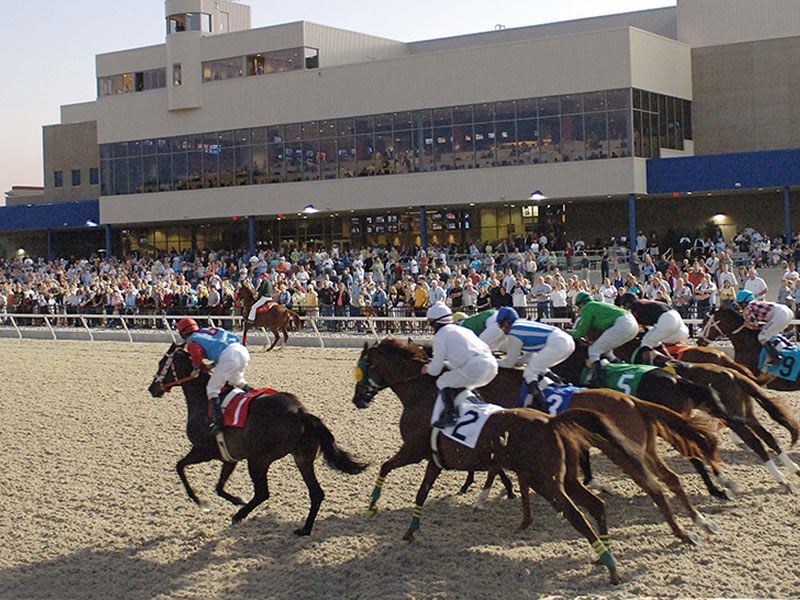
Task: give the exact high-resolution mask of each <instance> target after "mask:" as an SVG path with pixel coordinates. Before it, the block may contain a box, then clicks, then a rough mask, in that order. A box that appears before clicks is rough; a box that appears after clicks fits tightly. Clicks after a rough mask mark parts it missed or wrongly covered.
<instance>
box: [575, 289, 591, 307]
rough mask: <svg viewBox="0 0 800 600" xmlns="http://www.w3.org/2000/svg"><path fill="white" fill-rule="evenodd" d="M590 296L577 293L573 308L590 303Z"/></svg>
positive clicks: (585, 293)
mask: <svg viewBox="0 0 800 600" xmlns="http://www.w3.org/2000/svg"><path fill="white" fill-rule="evenodd" d="M591 299H592V295H591V294H590V293H589V292H578V293H577V294H575V306H583V305H584V304H586V303H587V302H589V301H591Z"/></svg>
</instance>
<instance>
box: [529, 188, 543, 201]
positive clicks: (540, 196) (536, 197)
mask: <svg viewBox="0 0 800 600" xmlns="http://www.w3.org/2000/svg"><path fill="white" fill-rule="evenodd" d="M545 198H546V196H545V195H544V194H543V193H542V192H541V190H536V191H535V192H531V200H535V201H536V202H539V201H540V200H545Z"/></svg>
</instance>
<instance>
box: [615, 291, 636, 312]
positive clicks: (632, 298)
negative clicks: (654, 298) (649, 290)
mask: <svg viewBox="0 0 800 600" xmlns="http://www.w3.org/2000/svg"><path fill="white" fill-rule="evenodd" d="M637 300H638V298H637V297H636V294H631V293H630V292H626V293H624V294H622V297H621V298H620V299H619V303H620V306H624V307H625V308H628V307H630V306H631V305H632V304H633V303H634V302H636V301H637Z"/></svg>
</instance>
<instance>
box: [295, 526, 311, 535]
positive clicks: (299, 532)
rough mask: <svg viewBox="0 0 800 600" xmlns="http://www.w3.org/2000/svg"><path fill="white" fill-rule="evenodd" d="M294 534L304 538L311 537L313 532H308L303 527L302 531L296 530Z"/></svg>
mask: <svg viewBox="0 0 800 600" xmlns="http://www.w3.org/2000/svg"><path fill="white" fill-rule="evenodd" d="M294 534H295V535H297V536H301V537H302V536H304V535H311V532H310V531H308V530H307V529H306V528H305V527H301V528H300V529H295V530H294Z"/></svg>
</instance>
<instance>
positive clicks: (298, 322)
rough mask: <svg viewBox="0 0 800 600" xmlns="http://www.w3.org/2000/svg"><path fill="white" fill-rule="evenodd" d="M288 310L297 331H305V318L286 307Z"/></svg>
mask: <svg viewBox="0 0 800 600" xmlns="http://www.w3.org/2000/svg"><path fill="white" fill-rule="evenodd" d="M286 312H287V313H289V319H291V321H292V323H294V326H295V327H296V328H297V331H303V319H302V318H300V315H298V314H297V313H296V312H294V311H293V310H290V309H288V308H287V309H286Z"/></svg>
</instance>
